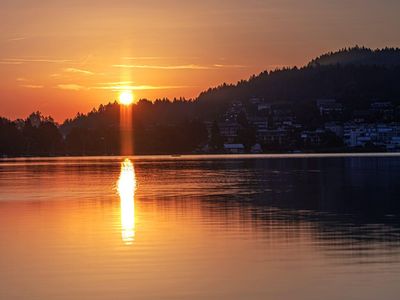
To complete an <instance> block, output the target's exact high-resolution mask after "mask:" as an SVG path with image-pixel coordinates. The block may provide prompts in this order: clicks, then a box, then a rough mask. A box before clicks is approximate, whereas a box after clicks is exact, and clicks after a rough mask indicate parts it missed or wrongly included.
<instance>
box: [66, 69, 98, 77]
mask: <svg viewBox="0 0 400 300" xmlns="http://www.w3.org/2000/svg"><path fill="white" fill-rule="evenodd" d="M64 71H65V72H68V73H80V74H86V75H93V74H94V73H93V72H91V71H88V70H83V69H78V68H65V69H64Z"/></svg>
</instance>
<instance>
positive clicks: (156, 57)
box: [122, 56, 199, 60]
mask: <svg viewBox="0 0 400 300" xmlns="http://www.w3.org/2000/svg"><path fill="white" fill-rule="evenodd" d="M198 58H199V57H197V56H190V57H178V56H125V57H122V59H126V60H163V59H181V60H182V59H198Z"/></svg>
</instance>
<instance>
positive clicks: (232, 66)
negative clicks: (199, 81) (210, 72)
mask: <svg viewBox="0 0 400 300" xmlns="http://www.w3.org/2000/svg"><path fill="white" fill-rule="evenodd" d="M213 66H214V67H216V68H232V69H235V68H247V66H245V65H221V64H214V65H213Z"/></svg>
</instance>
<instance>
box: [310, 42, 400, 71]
mask: <svg viewBox="0 0 400 300" xmlns="http://www.w3.org/2000/svg"><path fill="white" fill-rule="evenodd" d="M336 64H339V65H349V64H352V65H379V66H393V65H400V48H388V47H387V48H383V49H375V50H373V49H370V48H365V47H359V46H355V47H352V48H344V49H341V50H338V51H336V52H329V53H326V54H323V55H321V56H319V57H317V58H315V59H313V60H312V61H311V62H310V63H309V66H318V65H319V66H326V65H336Z"/></svg>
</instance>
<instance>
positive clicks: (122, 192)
mask: <svg viewBox="0 0 400 300" xmlns="http://www.w3.org/2000/svg"><path fill="white" fill-rule="evenodd" d="M117 188H118V193H119V197H120V205H121V230H122V240H123V241H124V242H125V243H126V244H131V243H132V242H133V240H134V237H135V190H136V176H135V168H134V167H133V164H132V162H131V161H130V160H129V159H128V158H126V159H125V160H124V161H123V162H122V163H121V173H120V175H119V179H118V183H117Z"/></svg>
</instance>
